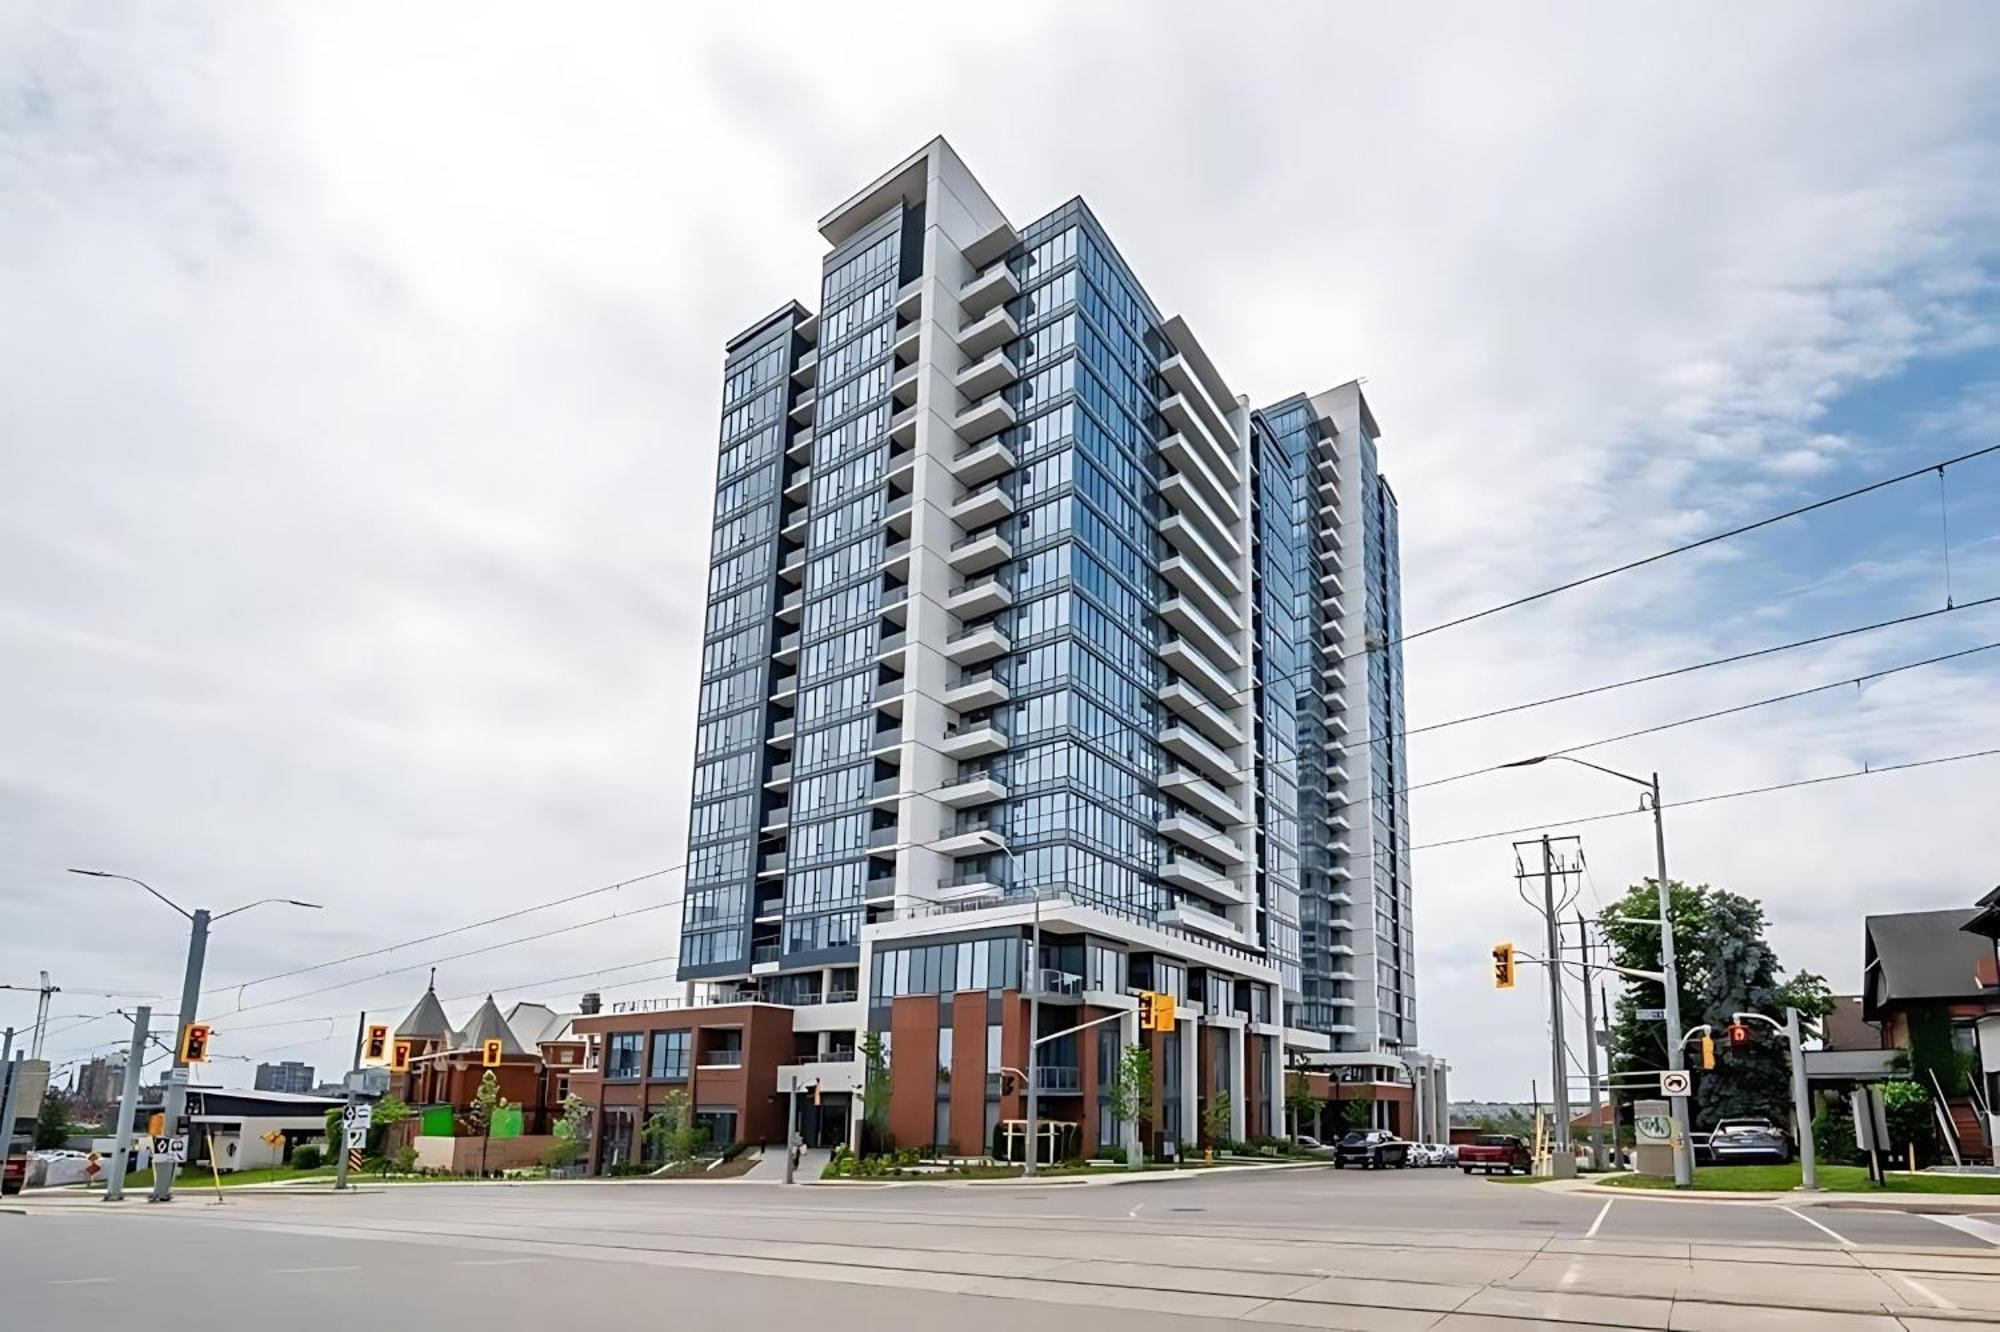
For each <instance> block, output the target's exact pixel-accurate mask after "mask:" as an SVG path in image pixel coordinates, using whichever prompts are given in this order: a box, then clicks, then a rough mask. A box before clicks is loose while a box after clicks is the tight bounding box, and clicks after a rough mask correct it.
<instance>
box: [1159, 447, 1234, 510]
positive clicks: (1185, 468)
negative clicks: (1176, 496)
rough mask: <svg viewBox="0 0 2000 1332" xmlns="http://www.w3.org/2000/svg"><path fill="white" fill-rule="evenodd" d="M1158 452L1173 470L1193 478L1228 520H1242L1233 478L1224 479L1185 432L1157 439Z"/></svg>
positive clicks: (1204, 494) (1205, 495)
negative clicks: (1158, 442) (1158, 444)
mask: <svg viewBox="0 0 2000 1332" xmlns="http://www.w3.org/2000/svg"><path fill="white" fill-rule="evenodd" d="M1160 454H1161V456H1162V457H1164V458H1165V459H1166V460H1167V462H1168V463H1169V464H1171V465H1172V466H1173V469H1174V471H1176V472H1178V473H1179V474H1180V475H1182V476H1185V477H1190V478H1192V479H1193V481H1194V483H1195V485H1196V486H1197V487H1198V488H1199V489H1200V491H1201V495H1202V498H1203V499H1206V500H1207V501H1208V502H1209V504H1210V505H1211V506H1212V507H1213V508H1214V509H1215V511H1216V512H1217V513H1219V514H1221V515H1222V516H1223V517H1224V518H1226V519H1228V520H1229V521H1231V522H1236V521H1239V520H1241V519H1242V517H1243V509H1242V507H1241V506H1240V505H1238V504H1237V502H1236V486H1235V484H1234V482H1233V481H1225V480H1224V478H1223V477H1222V476H1221V475H1219V474H1218V473H1217V472H1216V471H1215V469H1214V468H1212V467H1210V466H1209V465H1208V460H1207V456H1206V455H1205V453H1204V452H1203V451H1202V450H1200V449H1197V448H1196V447H1195V446H1194V443H1193V441H1192V440H1190V439H1188V438H1187V437H1186V436H1185V435H1168V436H1167V437H1166V438H1165V439H1163V440H1161V441H1160Z"/></svg>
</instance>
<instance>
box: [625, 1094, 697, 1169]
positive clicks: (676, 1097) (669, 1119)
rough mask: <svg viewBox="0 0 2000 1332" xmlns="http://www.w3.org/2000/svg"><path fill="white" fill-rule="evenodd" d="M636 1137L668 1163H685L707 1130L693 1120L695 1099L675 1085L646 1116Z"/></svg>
mask: <svg viewBox="0 0 2000 1332" xmlns="http://www.w3.org/2000/svg"><path fill="white" fill-rule="evenodd" d="M639 1136H640V1137H642V1138H644V1139H645V1140H646V1142H647V1143H648V1144H649V1145H650V1146H653V1147H657V1148H658V1149H659V1151H660V1155H662V1156H664V1157H665V1158H666V1159H667V1164H668V1165H676V1166H678V1165H685V1164H686V1163H687V1162H689V1161H691V1160H693V1159H694V1154H695V1153H696V1152H698V1151H700V1150H701V1149H702V1145H703V1144H704V1143H706V1142H707V1141H708V1129H707V1128H705V1127H704V1126H702V1125H700V1124H697V1123H695V1122H694V1102H693V1101H691V1100H689V1099H688V1094H687V1093H686V1092H684V1091H682V1090H680V1089H679V1088H678V1087H676V1088H675V1089H674V1090H672V1091H670V1092H668V1093H667V1094H666V1097H665V1099H663V1100H662V1101H661V1102H660V1108H659V1109H657V1110H655V1111H654V1112H653V1113H652V1114H651V1115H649V1116H648V1117H647V1119H646V1127H645V1128H643V1129H641V1130H640V1131H639Z"/></svg>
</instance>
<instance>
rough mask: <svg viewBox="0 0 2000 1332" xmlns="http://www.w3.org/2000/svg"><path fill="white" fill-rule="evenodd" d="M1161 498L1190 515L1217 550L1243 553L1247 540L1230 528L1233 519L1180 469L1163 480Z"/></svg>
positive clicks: (1234, 553) (1183, 513)
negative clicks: (1220, 510) (1225, 517)
mask: <svg viewBox="0 0 2000 1332" xmlns="http://www.w3.org/2000/svg"><path fill="white" fill-rule="evenodd" d="M1160 498H1162V499H1164V500H1165V501H1166V502H1167V506H1168V507H1169V508H1171V509H1172V510H1173V511H1174V512H1175V513H1178V514H1180V515H1181V516H1182V517H1184V518H1187V519H1189V520H1190V521H1191V522H1193V523H1194V525H1195V527H1196V528H1197V529H1198V530H1199V531H1200V532H1201V534H1202V536H1203V537H1204V538H1206V539H1207V540H1208V542H1209V544H1211V545H1213V546H1214V547H1215V548H1216V550H1217V551H1219V552H1221V553H1223V554H1225V555H1227V556H1228V557H1229V558H1230V559H1232V560H1234V559H1236V558H1238V557H1240V556H1241V555H1242V554H1243V543H1242V542H1240V541H1238V540H1237V539H1236V536H1235V534H1234V533H1233V532H1231V531H1230V528H1231V526H1232V523H1233V520H1225V519H1224V518H1223V517H1222V515H1220V514H1218V513H1217V512H1216V511H1215V509H1214V508H1213V507H1211V506H1210V504H1209V502H1208V501H1207V500H1206V499H1204V498H1202V495H1201V491H1200V489H1199V488H1198V487H1196V486H1195V485H1194V484H1193V483H1192V482H1190V481H1189V480H1188V479H1187V477H1186V476H1184V475H1182V474H1181V473H1179V472H1176V473H1174V474H1173V475H1172V476H1169V477H1168V478H1167V479H1166V480H1164V481H1162V482H1160Z"/></svg>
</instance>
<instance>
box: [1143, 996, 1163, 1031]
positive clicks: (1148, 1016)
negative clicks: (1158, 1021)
mask: <svg viewBox="0 0 2000 1332" xmlns="http://www.w3.org/2000/svg"><path fill="white" fill-rule="evenodd" d="M1159 997H1160V996H1159V995H1157V994H1154V993H1153V992H1152V991H1151V990H1141V991H1139V1030H1140V1031H1157V1030H1159V1028H1157V1027H1156V1026H1154V1025H1153V1001H1154V1000H1155V999H1158V998H1159Z"/></svg>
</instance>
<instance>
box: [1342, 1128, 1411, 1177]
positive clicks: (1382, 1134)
mask: <svg viewBox="0 0 2000 1332" xmlns="http://www.w3.org/2000/svg"><path fill="white" fill-rule="evenodd" d="M1410 1147H1411V1144H1410V1143H1407V1142H1404V1141H1403V1140H1402V1139H1401V1138H1399V1137H1397V1136H1396V1135H1395V1134H1393V1133H1391V1132H1389V1130H1387V1129H1355V1130H1354V1131H1353V1132H1351V1133H1349V1134H1348V1135H1347V1136H1346V1137H1344V1138H1342V1139H1341V1140H1340V1142H1339V1144H1338V1145H1337V1146H1335V1147H1334V1149H1333V1164H1334V1167H1335V1168H1336V1169H1344V1168H1345V1167H1347V1166H1350V1165H1352V1166H1359V1167H1360V1168H1361V1169H1363V1170H1385V1169H1388V1168H1390V1167H1392V1166H1393V1167H1394V1168H1396V1169H1398V1170H1401V1169H1402V1168H1403V1167H1404V1166H1407V1165H1408V1164H1409V1163H1410Z"/></svg>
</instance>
